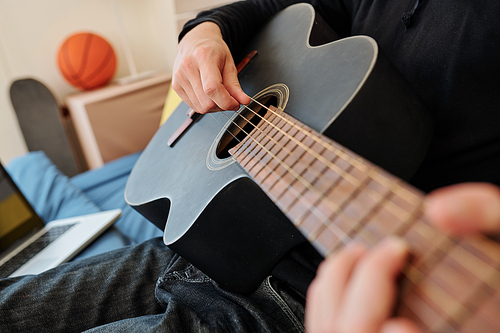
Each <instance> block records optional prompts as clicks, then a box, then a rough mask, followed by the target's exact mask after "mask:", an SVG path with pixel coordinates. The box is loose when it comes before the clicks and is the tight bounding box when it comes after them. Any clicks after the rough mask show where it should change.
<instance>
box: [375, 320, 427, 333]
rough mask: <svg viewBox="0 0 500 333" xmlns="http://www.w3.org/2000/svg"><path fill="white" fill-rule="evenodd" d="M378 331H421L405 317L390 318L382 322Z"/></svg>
mask: <svg viewBox="0 0 500 333" xmlns="http://www.w3.org/2000/svg"><path fill="white" fill-rule="evenodd" d="M380 333H422V330H421V329H420V328H418V326H417V324H415V323H414V322H412V321H411V320H409V319H407V318H391V319H389V320H387V321H386V322H385V323H384V325H383V327H382V330H381V331H380Z"/></svg>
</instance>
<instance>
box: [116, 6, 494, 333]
mask: <svg viewBox="0 0 500 333" xmlns="http://www.w3.org/2000/svg"><path fill="white" fill-rule="evenodd" d="M248 50H249V51H250V50H255V51H257V53H256V54H257V55H256V56H254V57H253V58H252V59H251V60H250V61H249V62H248V61H247V65H246V66H245V67H244V68H243V69H241V68H240V70H241V71H240V74H239V79H240V83H241V85H242V88H243V90H244V91H245V92H246V93H247V94H249V95H250V96H252V103H251V104H250V105H248V106H243V107H242V108H241V109H240V110H239V111H237V112H233V111H224V112H219V113H215V114H209V115H205V116H203V117H198V118H193V117H192V114H191V113H189V108H188V106H187V105H185V104H181V105H180V106H179V107H178V108H177V109H176V110H175V111H174V113H173V114H172V116H171V117H170V118H169V119H168V120H167V122H166V123H165V124H164V125H163V126H162V127H161V128H160V129H159V130H158V132H157V133H156V135H155V136H154V137H153V139H152V140H151V142H150V143H149V145H148V147H147V148H146V149H145V150H144V152H143V153H142V155H141V157H140V158H139V159H138V161H137V163H136V165H135V167H134V169H133V170H132V173H131V175H130V177H129V180H128V183H127V186H126V189H125V198H126V201H127V202H128V203H129V204H130V205H131V206H132V207H133V208H134V209H136V210H137V211H139V212H140V213H141V214H143V215H144V216H145V217H146V218H148V219H149V220H150V221H151V222H153V223H154V224H155V225H157V226H158V227H159V228H161V229H164V242H165V244H167V245H168V246H169V247H170V248H171V249H173V250H174V251H176V252H178V253H179V254H180V255H182V256H183V257H185V258H186V259H187V260H189V261H190V262H191V263H193V264H194V265H195V266H196V267H198V268H199V269H201V270H202V271H203V272H205V273H206V274H207V275H208V276H210V277H211V278H212V279H214V280H215V281H216V282H217V283H219V284H220V285H221V286H223V287H225V288H226V289H228V290H231V291H236V292H240V293H249V292H251V291H253V290H254V289H255V288H256V287H257V286H258V284H259V283H260V282H261V281H262V280H263V278H264V277H265V276H267V275H268V274H270V272H271V270H272V269H273V267H274V266H275V265H276V264H277V263H278V262H279V261H280V260H281V259H282V258H283V256H284V255H285V254H286V253H287V252H288V251H290V250H291V249H292V248H294V247H295V246H297V245H298V244H300V243H302V242H305V241H309V242H311V244H312V245H313V246H314V247H315V248H316V249H317V250H318V252H319V253H320V254H322V255H324V256H326V255H328V254H331V253H335V252H337V251H339V250H340V249H342V248H343V247H344V246H345V245H346V244H348V243H349V242H351V241H358V242H362V243H365V244H366V245H368V246H373V245H375V244H376V243H377V242H378V241H379V240H380V239H382V238H384V237H385V236H387V235H391V234H395V235H399V236H401V237H404V238H405V239H407V240H408V242H409V244H410V245H411V250H412V260H411V262H410V263H409V264H408V267H407V269H406V270H405V271H404V278H403V279H402V281H401V286H400V300H399V302H398V306H397V309H396V313H397V314H398V315H403V316H407V317H409V318H411V319H413V320H415V321H416V322H417V323H418V324H419V325H420V327H422V328H423V329H424V330H426V331H431V332H454V331H459V332H498V331H499V330H500V321H498V320H497V318H500V317H499V315H500V311H499V310H500V298H499V293H498V288H499V283H500V274H499V271H498V268H499V261H500V247H499V246H498V245H497V244H496V243H495V242H493V241H490V240H489V239H487V238H485V237H482V236H480V235H477V236H474V237H472V238H468V239H466V240H455V239H450V238H448V237H446V235H443V234H441V233H439V232H438V231H436V230H435V229H434V228H433V227H432V226H431V225H429V223H428V222H427V221H425V219H424V218H423V217H422V207H421V206H422V200H423V194H422V193H421V192H420V191H418V190H417V189H415V188H413V187H411V186H410V185H408V184H407V183H405V181H404V180H403V179H408V178H409V177H411V175H412V174H413V173H414V172H415V170H416V169H417V168H418V165H419V164H420V162H421V160H422V159H423V157H424V156H425V153H426V150H427V147H428V145H429V142H430V137H431V133H432V123H431V121H430V117H429V115H428V114H427V113H426V111H425V109H424V108H423V107H422V104H421V102H420V100H419V98H418V96H416V94H415V93H414V92H413V90H412V89H411V88H410V87H409V85H408V83H407V82H406V81H405V80H404V79H402V77H401V76H400V75H399V74H398V73H397V71H395V70H394V68H393V67H392V66H391V64H390V63H389V62H388V61H387V59H386V58H385V57H384V56H383V54H382V53H381V52H380V50H379V49H378V46H377V44H376V43H375V41H374V40H373V39H371V38H369V37H366V36H356V37H350V38H345V39H338V38H337V37H336V36H335V34H333V33H332V32H331V31H328V29H327V28H326V27H325V26H324V25H323V23H322V21H321V18H320V17H319V16H317V15H315V12H314V10H313V9H312V7H311V6H310V5H306V4H298V5H294V6H291V7H288V8H287V9H286V10H284V11H282V12H280V13H279V14H278V15H276V16H275V17H274V18H273V19H272V20H271V21H270V22H269V23H268V24H267V25H266V26H265V27H263V29H262V30H261V32H260V33H259V34H258V36H257V37H256V38H255V39H254V40H253V42H252V43H251V44H250V45H249V47H248ZM253 54H255V52H254V53H253ZM247 60H248V59H247ZM188 117H189V118H188ZM173 137H174V139H172V138H173ZM354 152H356V153H354ZM361 156H362V157H361Z"/></svg>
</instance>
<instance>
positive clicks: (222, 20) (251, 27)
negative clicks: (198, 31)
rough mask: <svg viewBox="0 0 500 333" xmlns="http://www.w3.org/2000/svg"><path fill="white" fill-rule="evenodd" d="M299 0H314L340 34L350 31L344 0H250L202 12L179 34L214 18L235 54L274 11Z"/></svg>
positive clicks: (322, 14) (349, 17)
mask: <svg viewBox="0 0 500 333" xmlns="http://www.w3.org/2000/svg"><path fill="white" fill-rule="evenodd" d="M300 2H307V3H310V4H312V5H313V6H314V8H315V9H316V11H317V12H318V13H319V14H320V15H321V16H322V17H323V18H324V19H325V20H326V22H327V23H328V24H329V25H330V26H331V27H332V28H333V29H334V30H335V31H336V32H337V34H339V35H340V36H346V35H348V34H349V32H350V22H351V15H352V13H349V11H348V9H347V8H348V7H346V5H345V4H344V2H343V1H340V0H337V1H333V0H307V1H300V0H247V1H238V2H235V3H232V4H229V5H226V6H223V7H219V8H215V9H211V10H206V11H203V12H201V13H199V14H198V16H197V17H196V18H195V19H193V20H191V21H189V22H187V23H186V25H185V26H184V28H183V30H182V32H181V33H180V35H179V40H181V39H182V37H184V35H185V34H186V33H188V32H189V31H190V30H191V29H193V28H194V27H195V26H196V25H198V24H200V23H202V22H206V21H211V22H214V23H215V24H217V25H218V26H219V28H220V29H221V32H222V36H223V38H224V40H225V42H226V43H227V45H228V46H229V49H230V50H231V53H232V54H233V56H235V55H237V54H239V52H240V51H241V49H242V48H243V47H244V45H246V44H247V43H248V42H249V41H250V40H251V39H252V37H253V36H254V35H255V34H256V33H257V32H258V30H259V29H260V27H262V26H263V25H264V24H265V23H266V22H267V21H268V20H269V19H270V18H271V17H272V16H273V15H275V14H276V13H278V12H279V11H280V10H282V9H284V8H286V7H288V6H290V5H293V4H295V3H300Z"/></svg>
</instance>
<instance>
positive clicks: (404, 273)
mask: <svg viewBox="0 0 500 333" xmlns="http://www.w3.org/2000/svg"><path fill="white" fill-rule="evenodd" d="M238 115H239V116H241V115H240V114H238ZM224 116H226V117H227V118H228V119H229V120H230V121H231V122H232V123H233V124H234V125H235V126H237V127H238V128H239V129H240V130H241V131H242V132H243V133H244V134H246V135H247V136H248V137H249V138H251V139H252V140H253V141H254V142H255V143H256V144H257V145H260V146H261V148H263V149H265V150H267V148H265V147H263V146H262V145H261V144H260V143H259V142H258V141H256V140H255V139H254V138H253V137H252V136H251V135H250V134H249V133H247V132H246V131H245V130H244V129H243V128H241V127H240V126H239V125H238V124H236V123H235V122H234V121H232V120H231V119H230V118H229V117H228V116H227V115H225V114H224ZM241 117H243V116H241ZM243 118H244V117H243ZM244 119H246V118H244ZM247 121H248V120H247ZM252 125H253V124H252ZM268 153H269V154H270V155H272V156H273V158H275V159H277V157H276V156H275V155H274V154H273V153H272V152H269V151H268ZM277 161H278V163H283V164H284V162H282V161H280V160H279V159H277ZM284 167H285V168H287V166H286V164H285V166H284ZM278 177H280V178H281V176H279V175H278ZM292 189H293V190H294V191H296V189H294V188H293V187H292ZM296 192H297V191H296ZM298 196H300V197H302V196H301V195H300V193H299V194H298ZM306 201H307V199H306ZM308 203H309V205H311V203H310V202H308ZM368 232H370V233H371V231H370V230H368ZM341 233H343V231H341ZM346 237H348V238H350V237H349V236H348V235H346ZM361 237H363V236H361ZM367 242H368V241H367ZM368 243H370V242H368ZM408 266H410V267H409V268H412V269H414V270H417V271H419V270H418V268H416V267H415V266H412V265H411V264H409V265H408ZM402 273H403V275H406V276H407V278H408V280H409V281H410V282H412V283H413V284H414V285H415V286H417V282H415V281H414V280H413V278H412V277H411V276H409V275H408V274H407V273H406V271H403V272H402ZM419 273H420V272H419ZM420 274H421V273H420ZM436 286H437V287H438V288H439V289H442V290H443V291H444V292H445V293H447V292H446V290H444V289H443V288H441V287H440V286H439V285H436ZM421 291H422V292H423V293H424V294H426V295H427V297H429V298H430V299H433V298H432V296H431V295H429V294H428V293H427V292H426V291H425V290H423V289H421ZM447 294H448V295H449V293H447ZM414 296H415V297H418V298H420V299H421V300H422V298H421V297H420V296H418V295H417V294H414ZM449 296H450V297H452V296H451V295H449ZM402 301H403V302H404V303H405V304H406V305H407V306H408V308H410V309H411V308H412V305H413V304H412V303H408V302H407V301H406V300H405V299H403V300H402ZM422 301H423V300H422ZM436 304H437V303H436ZM438 307H440V306H439V305H438ZM440 308H441V310H442V311H443V312H444V313H446V314H447V315H448V316H449V317H451V318H453V315H452V314H449V313H447V311H446V309H444V308H442V307H440Z"/></svg>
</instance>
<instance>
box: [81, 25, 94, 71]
mask: <svg viewBox="0 0 500 333" xmlns="http://www.w3.org/2000/svg"><path fill="white" fill-rule="evenodd" d="M92 39H94V35H93V34H87V36H85V45H84V47H83V56H82V62H81V63H80V68H79V69H78V76H80V77H82V75H83V74H84V73H85V69H87V62H88V61H89V53H90V49H91V48H92ZM82 71H83V73H82Z"/></svg>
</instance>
